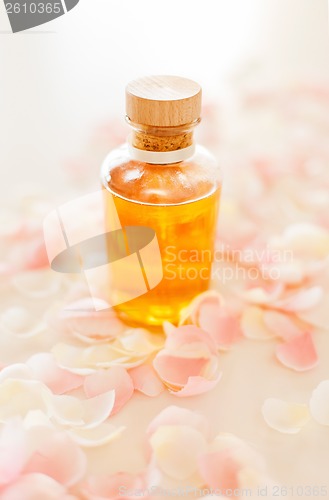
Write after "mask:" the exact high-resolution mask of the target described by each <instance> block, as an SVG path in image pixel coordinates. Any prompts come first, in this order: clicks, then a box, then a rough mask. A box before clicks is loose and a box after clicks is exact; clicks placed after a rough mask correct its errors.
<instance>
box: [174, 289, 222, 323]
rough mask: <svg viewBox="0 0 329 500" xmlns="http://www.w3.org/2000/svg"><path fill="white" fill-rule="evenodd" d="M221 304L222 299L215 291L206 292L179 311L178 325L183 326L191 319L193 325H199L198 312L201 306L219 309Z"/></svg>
mask: <svg viewBox="0 0 329 500" xmlns="http://www.w3.org/2000/svg"><path fill="white" fill-rule="evenodd" d="M222 303H223V297H222V295H221V294H220V293H218V292H217V291H216V290H208V291H207V292H203V293H201V294H200V295H197V296H196V297H195V298H194V299H193V300H192V302H191V303H190V304H189V305H188V306H187V307H186V308H185V309H183V310H182V311H181V313H180V321H179V325H183V324H184V323H185V322H186V321H187V320H188V319H191V321H192V323H194V324H195V325H198V324H199V312H200V309H201V307H202V306H203V305H206V304H212V305H215V306H218V307H220V306H221V305H222Z"/></svg>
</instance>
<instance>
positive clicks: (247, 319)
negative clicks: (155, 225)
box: [241, 306, 275, 340]
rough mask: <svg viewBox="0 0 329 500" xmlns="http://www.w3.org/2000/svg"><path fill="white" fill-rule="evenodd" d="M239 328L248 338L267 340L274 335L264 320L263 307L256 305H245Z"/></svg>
mask: <svg viewBox="0 0 329 500" xmlns="http://www.w3.org/2000/svg"><path fill="white" fill-rule="evenodd" d="M241 330H242V332H243V335H244V336H245V337H246V338H248V339H254V340H269V339H272V338H273V337H275V333H273V332H271V331H270V330H269V329H268V328H267V327H266V325H265V322H264V309H262V308H261V307H258V306H247V307H246V308H245V309H244V311H243V313H242V317H241Z"/></svg>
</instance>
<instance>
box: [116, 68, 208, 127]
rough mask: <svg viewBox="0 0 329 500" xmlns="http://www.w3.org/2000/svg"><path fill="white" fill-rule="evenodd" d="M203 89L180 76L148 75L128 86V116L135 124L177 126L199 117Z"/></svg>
mask: <svg viewBox="0 0 329 500" xmlns="http://www.w3.org/2000/svg"><path fill="white" fill-rule="evenodd" d="M200 113H201V87H200V85H199V84H198V83H196V82H194V81H193V80H189V79H187V78H181V77H179V76H167V75H164V76H148V77H145V78H139V79H138V80H134V81H132V82H130V83H129V84H128V85H127V87H126V114H127V117H128V118H129V120H130V121H131V122H132V123H137V124H140V125H146V126H154V127H178V126H180V125H185V124H189V123H192V122H194V121H195V120H198V119H199V118H200Z"/></svg>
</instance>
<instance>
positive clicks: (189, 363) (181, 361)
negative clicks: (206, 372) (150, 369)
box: [153, 353, 208, 387]
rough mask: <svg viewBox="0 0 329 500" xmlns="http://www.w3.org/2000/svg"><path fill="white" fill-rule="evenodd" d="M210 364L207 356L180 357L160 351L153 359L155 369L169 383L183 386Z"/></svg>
mask: <svg viewBox="0 0 329 500" xmlns="http://www.w3.org/2000/svg"><path fill="white" fill-rule="evenodd" d="M207 364H208V360H207V358H199V359H198V358H179V357H177V356H171V355H166V354H162V353H160V354H159V355H158V356H156V358H155V359H154V361H153V366H154V369H155V371H156V372H157V373H158V374H159V376H160V378H161V379H162V380H164V381H165V382H166V383H167V384H168V385H173V386H177V387H183V386H184V385H185V384H187V382H188V379H189V378H190V377H193V376H194V377H197V376H198V375H199V374H200V373H202V371H203V369H205V367H206V366H207Z"/></svg>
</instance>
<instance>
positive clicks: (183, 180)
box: [101, 144, 221, 204]
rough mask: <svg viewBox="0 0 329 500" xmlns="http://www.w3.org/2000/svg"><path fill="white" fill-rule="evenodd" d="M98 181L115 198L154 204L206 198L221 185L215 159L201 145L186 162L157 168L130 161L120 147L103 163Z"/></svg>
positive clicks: (127, 151)
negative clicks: (116, 196)
mask: <svg viewBox="0 0 329 500" xmlns="http://www.w3.org/2000/svg"><path fill="white" fill-rule="evenodd" d="M101 178H102V183H103V185H104V187H105V188H106V189H108V190H110V191H112V192H113V193H115V194H117V195H119V196H122V197H124V198H127V199H130V200H135V201H139V202H144V203H155V204H162V203H164V204H168V203H169V204H170V203H173V204H176V203H183V202H187V201H193V200H195V199H198V198H202V197H205V196H208V195H210V194H211V193H213V192H214V191H215V190H217V189H218V188H219V187H220V184H221V173H220V169H219V167H218V164H217V161H216V159H215V158H214V156H213V155H212V154H211V153H210V152H209V151H208V150H207V149H206V148H204V147H203V146H201V145H196V148H195V152H194V154H193V155H192V156H191V157H190V158H188V159H186V160H183V161H180V162H177V163H171V164H166V165H157V164H150V163H145V162H141V161H137V160H134V159H132V158H131V156H130V153H129V149H128V146H127V144H123V145H122V146H120V147H118V148H116V149H115V150H113V151H111V153H110V154H109V155H108V156H107V157H106V159H105V160H104V163H103V165H102V170H101Z"/></svg>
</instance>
